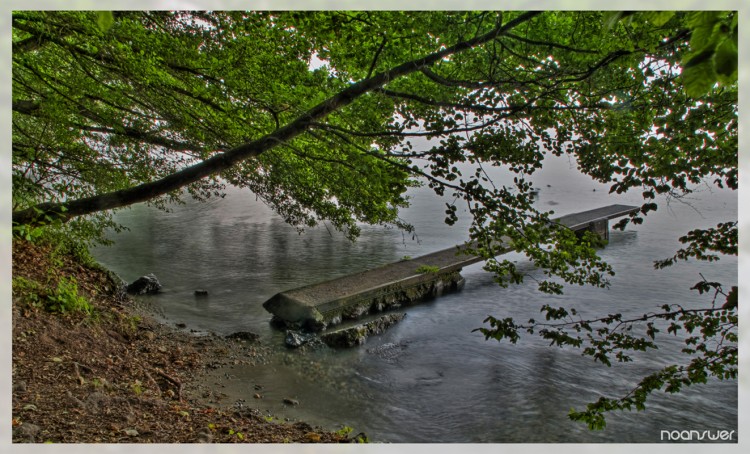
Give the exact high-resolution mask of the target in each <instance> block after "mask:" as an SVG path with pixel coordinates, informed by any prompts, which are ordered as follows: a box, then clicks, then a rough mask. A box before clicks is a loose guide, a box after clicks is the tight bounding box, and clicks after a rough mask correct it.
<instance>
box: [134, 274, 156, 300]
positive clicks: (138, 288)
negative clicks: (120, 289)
mask: <svg viewBox="0 0 750 454" xmlns="http://www.w3.org/2000/svg"><path fill="white" fill-rule="evenodd" d="M160 289H161V284H160V283H159V280H158V279H157V278H156V276H154V275H153V274H147V275H145V276H141V277H139V278H138V279H136V280H135V282H133V283H132V284H130V285H128V286H127V292H128V293H129V294H131V295H145V294H153V293H159V290H160Z"/></svg>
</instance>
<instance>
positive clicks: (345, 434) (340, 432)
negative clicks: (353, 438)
mask: <svg viewBox="0 0 750 454" xmlns="http://www.w3.org/2000/svg"><path fill="white" fill-rule="evenodd" d="M353 431H354V429H353V428H351V427H349V426H342V427H341V429H339V430H337V431H336V435H338V436H340V437H348V436H349V434H350V433H352V432H353Z"/></svg>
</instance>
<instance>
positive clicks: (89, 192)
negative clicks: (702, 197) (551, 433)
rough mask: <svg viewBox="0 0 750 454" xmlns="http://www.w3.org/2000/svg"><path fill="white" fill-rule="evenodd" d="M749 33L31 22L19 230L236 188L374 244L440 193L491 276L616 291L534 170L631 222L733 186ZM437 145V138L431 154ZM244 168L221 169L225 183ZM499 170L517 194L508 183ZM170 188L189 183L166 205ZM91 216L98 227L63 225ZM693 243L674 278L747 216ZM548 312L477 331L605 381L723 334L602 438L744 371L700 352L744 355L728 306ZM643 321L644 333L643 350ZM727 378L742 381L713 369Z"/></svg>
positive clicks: (228, 15) (726, 245)
mask: <svg viewBox="0 0 750 454" xmlns="http://www.w3.org/2000/svg"><path fill="white" fill-rule="evenodd" d="M737 17H738V14H737V12H725V11H647V12H646V11H644V12H598V11H545V12H523V11H506V12H503V11H290V12H265V11H249V12H248V11H246V12H231V11H212V12H201V11H117V12H113V13H108V12H93V11H88V12H87V11H16V12H14V14H13V18H12V26H13V30H12V46H13V67H12V72H13V87H12V89H13V90H12V92H13V100H12V110H13V122H12V125H13V126H12V127H13V130H12V146H13V154H12V178H13V194H12V200H13V216H14V221H16V224H14V228H13V232H14V235H16V236H17V237H21V238H24V239H27V240H30V241H41V240H42V239H43V237H44V236H45V235H48V234H49V235H52V234H53V233H54V234H55V235H61V236H62V235H65V234H68V235H69V236H71V237H74V238H77V239H79V240H81V241H82V242H84V243H89V242H93V241H97V240H98V239H101V238H102V232H103V231H104V229H105V228H108V227H115V228H116V227H117V226H116V225H114V224H113V223H112V219H111V211H106V210H104V211H101V210H102V208H101V207H119V206H124V205H127V204H129V203H135V202H140V201H144V200H147V201H148V202H149V203H151V204H154V205H156V206H160V207H164V206H166V204H167V203H168V202H179V201H180V200H181V197H182V196H183V195H189V196H192V197H195V198H198V199H201V200H204V199H207V198H210V197H217V196H221V195H222V194H223V190H224V187H225V185H226V184H231V185H235V186H239V187H244V188H249V189H251V190H252V191H253V192H254V194H255V195H256V197H257V198H258V199H259V200H261V201H263V202H265V203H266V204H268V205H269V206H271V207H272V208H273V209H274V210H276V211H277V212H278V213H279V214H280V215H281V216H282V217H283V218H284V219H285V220H286V221H287V222H289V223H290V224H292V225H294V226H296V227H297V228H299V229H300V230H303V229H305V228H308V227H312V226H315V225H317V224H319V223H320V222H323V221H325V222H326V223H328V224H330V225H333V226H334V227H335V228H336V229H338V230H340V231H342V232H343V233H344V234H345V235H347V237H349V238H351V239H354V238H355V237H356V236H357V235H358V234H359V232H360V226H359V223H369V224H384V225H390V226H396V227H398V228H401V229H404V230H406V231H411V229H412V227H411V226H410V225H408V223H405V222H404V221H403V220H402V219H401V218H400V217H399V210H401V209H404V208H406V207H408V205H409V199H408V197H407V196H406V195H405V193H406V191H407V190H408V188H410V187H413V186H416V185H425V186H427V187H429V188H431V189H432V190H433V191H434V192H435V193H436V194H438V195H444V196H447V197H449V199H448V200H450V203H447V205H446V211H445V222H446V223H448V224H451V225H452V224H455V223H456V222H457V221H458V219H459V213H461V212H463V211H464V210H459V209H458V208H459V207H464V209H465V212H466V213H468V216H470V218H471V226H470V231H469V233H470V240H472V241H476V244H479V246H477V247H476V249H475V250H474V251H471V252H475V253H477V254H479V255H481V256H482V257H483V258H485V259H486V262H485V264H486V265H485V269H487V270H488V271H491V272H493V273H494V274H495V278H496V281H497V282H498V283H499V284H500V285H503V286H507V285H510V284H513V283H519V282H522V281H523V279H524V275H523V273H522V272H521V271H520V270H521V269H522V268H520V267H518V266H517V265H516V264H515V263H513V262H510V261H508V260H501V259H498V258H497V255H498V254H497V252H499V251H500V250H505V249H504V248H505V247H507V245H511V246H512V248H513V249H514V250H515V251H517V252H520V253H522V254H524V255H525V256H526V258H527V259H528V260H529V261H530V262H531V263H532V264H534V265H535V266H537V267H539V268H541V269H542V270H543V272H544V273H545V279H544V280H542V281H540V282H539V289H540V290H541V291H544V292H548V293H556V294H559V293H561V292H562V291H563V289H564V286H565V285H566V284H575V285H593V286H596V287H606V286H607V285H608V278H609V277H610V276H612V275H613V273H614V270H613V269H612V268H611V267H610V266H609V265H608V264H607V263H605V262H604V261H603V260H602V259H601V257H599V256H598V255H597V252H596V251H597V248H599V247H601V245H602V243H601V239H600V238H597V237H595V236H593V235H583V236H582V237H578V236H576V235H575V234H574V233H573V232H570V231H569V230H567V229H565V228H563V227H561V226H557V225H554V224H551V223H550V218H549V216H550V215H551V214H552V213H550V212H544V211H541V209H540V207H538V206H536V205H534V203H533V202H534V198H533V196H532V192H531V191H532V188H533V187H534V186H533V181H532V178H533V175H534V172H536V171H537V170H538V169H539V168H541V167H542V163H543V159H544V157H545V156H546V155H548V154H553V155H556V156H561V155H563V154H567V155H568V156H570V157H571V160H573V161H575V162H576V164H577V166H578V168H579V170H580V171H581V172H583V173H585V174H587V175H589V176H591V177H592V178H594V179H596V180H598V181H600V182H603V183H606V184H608V185H609V186H610V192H613V193H618V194H621V193H625V192H628V191H636V192H637V193H639V194H641V196H642V197H643V204H642V206H641V210H640V212H639V213H637V214H634V215H632V216H631V217H630V218H628V219H625V220H623V221H622V222H619V223H618V224H617V225H616V226H615V227H617V228H625V227H626V226H627V225H628V224H629V223H634V224H640V223H642V222H643V221H644V218H645V217H646V216H647V215H648V214H649V213H651V212H653V211H654V210H657V209H658V207H659V204H660V203H662V202H661V201H662V200H664V199H665V198H666V199H672V198H681V197H685V196H686V195H688V194H690V193H691V192H693V190H694V188H695V187H696V186H697V185H699V184H703V185H706V186H709V187H718V188H729V189H732V190H736V189H737V188H738V165H737V156H738V150H739V146H738V140H737V137H738V96H737V92H738V87H737V47H738V20H737ZM424 138H429V139H433V140H432V141H431V142H430V145H428V146H425V145H424V141H423V139H424ZM237 150H240V151H242V152H243V153H244V154H242V155H239V154H236V153H235V154H233V153H234V152H237ZM234 156H239V157H238V158H236V159H234V158H233V157H234ZM225 161H226V163H227V166H224V167H217V168H218V169H221V170H213V168H211V167H208V164H211V163H213V164H215V163H217V162H218V163H223V162H225ZM491 168H495V169H494V170H497V171H500V172H502V173H503V175H504V176H512V177H513V178H512V183H507V184H504V185H501V184H498V183H497V182H495V181H493V180H492V178H491V177H490V174H492V172H491V171H490V169H491ZM178 172H181V173H178ZM188 174H189V175H188ZM191 175H192V176H193V177H194V178H193V177H190V176H191ZM188 177H190V178H188ZM165 181H167V182H177V183H176V185H175V186H169V188H171V189H168V190H166V189H165V190H163V191H162V190H160V189H159V188H161V187H162V186H160V185H161V184H163V183H164V182H165ZM507 181H511V178H508V179H507ZM183 182H190V183H189V184H188V183H183ZM179 184H187V186H186V187H184V188H181V187H180V186H179ZM175 188H176V189H175ZM181 189H184V191H181ZM134 193H136V194H138V195H137V196H133V195H132V194H134ZM115 202H116V203H115ZM74 203H78V204H79V205H78V206H79V207H80V206H83V208H81V209H80V212H79V214H80V213H83V214H86V216H85V217H76V216H77V215H74V214H71V213H70V212H65V211H63V209H64V208H65V207H66V206H73V204H74ZM58 220H61V221H65V222H64V223H63V224H62V225H59V224H58ZM717 222H718V221H717ZM40 226H41V227H42V228H43V230H41V231H40V230H37V228H38V227H40ZM47 232H49V233H47ZM58 238H60V237H58ZM680 241H682V242H683V244H685V245H686V246H685V248H683V249H680V250H679V251H677V253H676V254H675V255H674V257H672V258H668V259H665V260H662V261H660V262H657V263H656V266H657V267H664V266H668V265H670V264H672V263H674V262H675V261H677V260H685V259H689V258H696V259H699V260H705V261H713V260H715V259H717V258H718V257H719V255H718V254H736V253H737V248H736V245H737V223H736V222H735V220H728V221H726V220H725V221H724V222H721V223H720V224H718V225H717V227H716V228H711V229H705V230H694V231H692V232H689V233H688V234H687V235H685V236H684V237H682V238H681V239H680ZM500 244H502V245H503V246H502V247H501V246H499V245H500ZM423 271H425V272H430V270H428V269H425V270H423ZM420 272H422V271H420ZM73 284H74V283H71V282H67V283H65V284H63V287H61V288H57V289H55V290H54V291H52V294H57V295H63V294H64V295H66V296H64V297H62V296H60V298H62V300H63V301H64V303H57V302H56V303H55V304H61V305H62V306H65V307H68V306H75V304H76V301H77V300H76V298H75V294H76V292H75V291H74V288H73ZM731 284H732V283H729V285H731ZM720 288H721V286H720V284H718V283H709V282H703V283H699V285H697V286H696V287H695V289H696V290H698V291H699V292H703V293H705V292H711V291H714V292H716V291H719V289H720ZM62 306H61V307H62ZM724 306H726V307H724V308H723V309H722V310H725V311H727V312H726V313H725V314H723V315H719V317H720V318H721V317H722V316H723V317H725V318H726V319H727V320H728V321H727V322H721V320H720V324H722V325H721V326H727V327H729V326H731V324H732V322H731V320H732V317H733V315H732V314H733V312H732V311H736V306H737V292H736V291H730V292H729V293H728V294H727V301H726V302H725V303H724ZM542 311H543V312H544V314H545V322H544V323H541V324H538V323H536V322H533V321H530V322H529V323H528V324H526V325H520V324H517V323H516V322H514V321H513V320H512V319H507V318H506V319H496V318H493V317H489V318H488V319H487V320H486V322H487V323H489V324H490V326H489V328H481V329H479V331H481V332H482V333H483V334H484V335H485V336H486V337H488V338H495V339H498V340H501V339H508V340H510V341H511V342H516V341H517V340H518V339H519V338H520V333H521V332H524V331H529V330H530V331H529V332H533V333H534V334H535V335H540V336H542V337H543V338H544V339H546V340H548V341H549V342H550V343H551V344H552V345H558V346H560V347H565V348H580V349H582V351H583V354H585V355H587V356H591V357H592V358H593V359H594V360H595V361H598V362H601V363H603V364H606V365H608V364H611V363H612V362H613V361H622V362H625V361H630V360H631V359H633V357H632V356H631V355H629V354H628V352H632V351H636V352H642V351H648V350H650V349H653V348H655V347H656V346H658V343H657V337H658V334H657V333H660V332H663V331H664V330H668V329H669V328H672V325H669V323H671V322H672V321H675V322H679V323H678V324H677V325H675V328H674V331H675V332H677V330H679V331H680V332H689V330H688V328H689V327H693V329H698V328H696V327H697V326H698V325H700V326H701V328H700V330H701V332H705V333H708V334H706V335H707V336H709V337H707V338H706V341H705V342H703V341H702V340H697V341H696V343H697V345H696V346H694V347H691V349H692V350H695V352H693V353H688V352H685V355H686V357H691V356H690V355H697V356H696V357H697V358H703V361H705V362H697V363H693V362H688V364H687V365H684V364H683V365H666V366H665V368H664V370H663V371H662V373H661V374H660V375H658V374H657V375H655V376H653V377H650V378H649V377H647V379H644V380H645V381H644V382H643V383H642V385H641V386H640V387H639V388H638V390H639V391H637V392H634V394H633V395H632V396H630V397H632V399H635V400H631V401H617V400H607V401H602V403H601V404H599V406H596V407H592V408H590V409H589V410H587V411H589V413H586V414H585V415H584V416H581V417H580V418H579V419H580V420H582V421H586V422H588V423H589V424H590V426H592V427H595V428H598V427H603V424H604V419H603V414H604V413H605V412H606V411H609V410H614V409H625V408H628V407H627V406H626V405H625V404H626V403H627V404H629V405H630V406H631V407H638V406H640V405H643V402H644V400H640V399H641V398H643V399H645V397H646V396H648V395H649V394H650V393H651V392H653V391H654V390H656V389H661V387H662V386H663V387H665V388H668V389H670V390H672V389H679V388H678V387H677V385H676V383H677V382H676V381H675V380H677V379H678V377H680V378H679V379H680V380H682V378H684V377H687V378H688V379H689V381H690V383H691V384H693V383H699V382H700V378H701V377H702V375H701V374H702V373H701V372H700V371H701V370H702V371H704V372H705V373H706V374H708V375H712V374H713V375H722V374H724V375H726V373H728V376H730V377H731V375H732V369H731V367H732V361H733V356H732V352H731V350H723V351H721V352H718V351H717V352H716V355H718V356H716V357H710V358H709V357H708V356H707V355H708V351H709V350H706V351H703V350H701V349H700V348H698V346H700V345H701V344H702V343H706V344H707V343H708V339H709V338H711V336H713V338H714V339H716V338H717V336H718V337H719V338H721V339H723V340H724V341H725V342H724V345H725V346H728V345H729V344H731V342H732V339H733V338H734V336H733V335H730V334H731V333H730V332H727V333H726V334H723V333H725V331H724V330H723V329H718V328H717V329H713V328H711V327H712V326H714V325H712V323H714V321H713V320H715V314H717V313H719V312H721V311H719V310H717V309H715V308H707V309H705V310H703V311H698V312H687V310H683V309H680V308H670V309H664V310H663V311H661V312H654V313H649V314H646V315H645V319H643V318H639V317H636V318H630V317H628V316H624V315H621V314H612V315H608V316H605V317H601V318H596V319H591V320H581V319H576V318H575V317H576V315H575V313H574V312H573V311H572V310H570V309H565V308H550V307H544V308H543V309H542ZM672 316H674V317H675V318H674V319H670V318H669V317H672ZM682 317H685V318H682ZM691 317H696V318H695V319H693V318H691ZM663 322H667V323H668V326H663V325H662V323H663ZM702 323H707V324H708V325H705V326H704V325H701V324H702ZM635 325H639V326H640V328H642V331H643V332H642V333H641V334H639V335H635V334H633V331H632V329H635V328H634V327H635ZM678 326H679V327H681V328H677V327H678ZM628 327H632V328H631V331H629V330H628V329H627V328H628ZM670 332H671V331H670ZM721 336H723V337H721ZM717 364H723V366H722V367H724V369H723V370H720V369H712V368H713V367H715V365H717ZM704 366H705V367H704ZM716 367H718V366H716ZM727 371H728V372H727ZM681 383H682V382H681ZM683 384H686V383H683ZM576 415H578V414H574V416H576ZM600 417H601V419H600Z"/></svg>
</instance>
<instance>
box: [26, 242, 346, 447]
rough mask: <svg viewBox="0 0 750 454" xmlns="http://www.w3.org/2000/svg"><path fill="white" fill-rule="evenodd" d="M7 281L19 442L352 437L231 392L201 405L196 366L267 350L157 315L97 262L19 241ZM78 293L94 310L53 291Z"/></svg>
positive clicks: (238, 360)
mask: <svg viewBox="0 0 750 454" xmlns="http://www.w3.org/2000/svg"><path fill="white" fill-rule="evenodd" d="M13 281H14V282H13V304H12V306H13V309H12V310H13V372H12V373H13V422H12V424H13V442H14V443H18V442H36V443H43V442H53V443H195V442H209V443H210V442H213V443H232V442H249V443H255V442H265V443H276V442H278V443H282V442H295V443H297V442H305V443H307V442H328V443H340V442H349V441H351V439H350V438H348V437H347V436H346V435H345V434H344V433H341V434H337V433H331V432H327V431H325V430H323V429H321V428H318V427H312V426H310V425H309V424H306V423H303V422H294V423H285V422H279V421H278V419H276V418H271V417H269V415H264V414H261V413H260V412H259V411H257V410H253V409H249V408H246V407H237V406H234V405H233V403H232V402H226V403H225V404H224V405H220V406H213V407H209V406H206V405H203V404H200V403H198V402H199V399H198V398H199V397H201V398H203V400H205V398H206V397H207V396H206V394H207V393H212V392H215V391H212V390H206V389H205V388H204V387H198V386H196V383H197V382H198V381H199V380H197V378H198V377H200V376H201V375H202V374H203V373H205V372H207V371H209V370H214V369H216V368H220V367H223V366H226V365H230V364H254V362H255V361H258V360H259V359H260V358H262V357H263V355H265V354H266V353H267V352H266V349H265V348H264V347H263V346H262V345H260V344H258V343H256V342H254V341H247V340H228V339H224V338H221V337H218V336H211V335H209V336H201V337H197V336H195V335H191V334H189V333H185V332H179V331H175V330H173V329H171V328H169V327H166V326H164V325H161V324H159V323H158V322H156V321H155V320H154V319H153V318H152V317H150V316H149V314H148V312H147V311H145V310H144V309H143V308H139V307H138V306H137V304H136V303H135V302H134V301H133V300H132V299H130V298H127V297H125V296H124V295H122V294H121V292H119V291H118V283H116V282H115V281H114V280H113V279H112V278H111V276H110V275H109V274H108V273H107V272H105V271H104V270H102V269H100V268H98V267H96V266H91V265H86V264H83V263H81V262H80V261H78V260H76V259H74V258H72V257H71V256H70V255H68V254H58V253H56V252H55V250H54V249H53V248H52V247H49V246H46V247H44V246H38V245H33V244H30V243H28V242H25V241H14V243H13ZM61 282H62V283H64V284H63V285H62V286H61V284H60V283H61ZM75 287H77V288H75ZM75 292H77V293H78V294H79V295H81V296H83V297H85V298H86V302H87V303H88V305H89V306H90V312H89V313H86V312H85V311H73V312H71V311H67V312H66V313H60V312H59V307H60V304H57V303H55V298H57V299H60V298H62V297H66V298H68V299H70V298H71V296H72V294H73V293H75ZM66 295H67V296H66ZM55 307H57V308H58V309H57V312H50V308H52V309H54V308H55ZM198 393H201V396H199V395H198ZM217 394H218V393H217ZM215 397H216V398H217V400H220V396H218V395H217V396H215Z"/></svg>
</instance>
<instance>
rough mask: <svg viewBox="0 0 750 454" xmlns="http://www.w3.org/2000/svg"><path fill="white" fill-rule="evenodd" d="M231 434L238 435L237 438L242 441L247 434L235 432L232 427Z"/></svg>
mask: <svg viewBox="0 0 750 454" xmlns="http://www.w3.org/2000/svg"><path fill="white" fill-rule="evenodd" d="M229 435H236V436H237V439H238V440H240V441H241V440H244V439H245V434H243V433H242V432H235V431H234V430H232V429H229Z"/></svg>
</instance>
